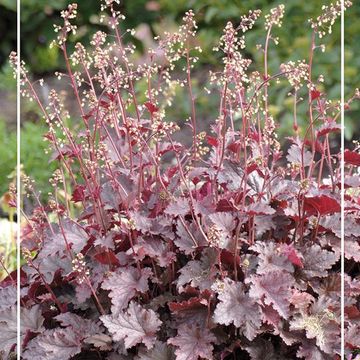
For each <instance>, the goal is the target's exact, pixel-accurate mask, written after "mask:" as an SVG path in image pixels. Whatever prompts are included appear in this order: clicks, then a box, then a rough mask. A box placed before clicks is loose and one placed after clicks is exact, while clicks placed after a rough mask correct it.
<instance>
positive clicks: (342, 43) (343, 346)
mask: <svg viewBox="0 0 360 360" xmlns="http://www.w3.org/2000/svg"><path fill="white" fill-rule="evenodd" d="M344 10H345V8H344V0H341V56H340V57H341V81H340V83H341V100H340V101H341V129H342V131H341V167H340V173H341V359H345V341H344V331H345V317H344V315H345V312H344V303H345V299H344V297H345V283H344V274H345V259H344V251H345V240H344V231H345V227H344V199H345V198H344V150H345V146H344V145H345V141H344V132H345V120H344V102H345V96H344V85H345V81H344V64H345V62H344Z"/></svg>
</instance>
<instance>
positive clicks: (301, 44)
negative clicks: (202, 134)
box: [0, 0, 360, 194]
mask: <svg viewBox="0 0 360 360" xmlns="http://www.w3.org/2000/svg"><path fill="white" fill-rule="evenodd" d="M70 2H73V1H70V0H22V1H21V46H22V58H23V59H24V60H25V61H26V63H27V64H28V66H29V69H30V72H31V73H32V74H33V76H34V78H44V79H45V81H49V82H50V83H51V84H52V83H54V82H53V81H52V77H51V74H53V72H54V71H56V70H60V71H61V70H63V67H64V65H63V63H62V60H61V56H60V54H59V53H58V50H57V49H56V47H54V48H52V49H50V48H49V44H50V42H51V41H52V40H53V39H54V37H55V34H54V32H53V24H54V23H57V24H59V23H60V22H61V20H60V10H61V9H63V8H65V7H66V6H67V5H68V3H70ZM279 3H284V4H285V7H286V15H285V18H284V22H283V27H282V28H280V29H275V31H274V33H275V35H276V36H278V37H279V39H280V42H279V45H278V46H274V45H272V46H271V48H270V53H269V66H270V72H271V73H273V74H274V73H275V72H277V71H278V68H279V65H280V64H281V63H282V62H285V61H288V60H296V59H307V57H308V54H309V46H310V27H309V25H308V22H307V19H308V18H310V17H316V16H318V15H319V14H320V12H321V6H322V5H323V4H328V3H329V0H311V1H305V2H300V1H298V0H284V1H274V0H251V1H250V0H177V1H173V0H131V1H130V0H128V1H126V0H124V1H122V3H121V8H122V11H123V13H124V14H125V15H126V17H127V19H126V21H125V25H126V27H127V28H135V29H138V30H140V32H141V33H142V34H143V35H142V38H141V39H136V40H135V41H136V45H137V47H138V49H139V56H141V51H142V50H143V49H144V47H146V45H147V43H148V42H151V36H153V35H158V34H160V33H161V32H162V31H163V29H168V30H171V29H172V28H174V27H176V26H177V25H176V24H178V23H179V22H180V21H181V18H182V16H183V14H184V12H185V11H186V10H188V9H190V8H192V9H193V10H194V11H195V13H196V19H197V22H198V25H199V31H198V39H199V40H198V41H199V45H201V46H202V48H203V50H204V51H203V54H202V57H201V62H200V63H199V65H198V68H197V69H196V70H195V71H196V72H197V74H195V75H194V86H195V87H198V91H196V93H197V94H198V98H197V106H198V114H200V115H199V116H200V117H201V120H203V122H204V123H207V122H208V121H209V120H211V119H213V118H214V117H215V116H214V114H216V111H217V110H216V109H217V100H216V99H214V97H211V96H210V97H209V96H206V95H205V93H204V92H203V91H201V89H202V86H203V84H202V83H201V82H202V81H203V79H205V78H206V74H207V71H208V70H209V69H210V68H212V69H213V68H215V69H216V68H218V67H219V66H221V62H220V60H219V55H217V54H216V53H214V52H213V51H212V48H213V47H214V45H215V44H216V43H217V41H218V39H219V37H220V36H221V33H222V29H223V28H224V26H225V25H226V22H227V21H229V20H231V21H233V22H234V23H238V22H239V17H240V15H242V14H244V13H246V12H247V11H248V10H250V9H261V10H262V12H263V14H266V13H268V12H269V10H270V8H272V7H274V6H276V5H278V4H279ZM78 5H79V17H78V19H77V25H78V32H77V34H76V36H75V37H73V38H72V41H73V42H74V43H75V42H76V41H82V42H83V43H84V44H85V45H86V44H89V39H90V37H91V35H92V34H93V33H94V32H95V31H97V30H99V29H101V30H103V31H106V29H105V28H104V27H103V26H102V25H101V24H100V23H99V18H98V16H97V14H98V13H99V10H100V9H99V7H100V1H99V0H79V1H78ZM0 10H1V11H0V17H1V19H0V30H2V31H0V36H1V46H0V66H1V69H0V91H1V92H2V93H5V94H6V96H8V97H9V98H10V99H11V98H12V101H15V100H14V99H15V97H14V96H13V95H11V94H14V90H15V83H14V81H13V80H12V74H11V71H10V69H9V67H8V65H6V59H7V56H8V54H9V52H10V50H12V49H14V47H15V40H16V31H15V30H16V29H15V27H14V26H13V25H12V24H15V19H16V8H15V1H13V0H0ZM359 17H360V3H359V2H358V1H354V5H353V7H352V8H351V9H349V10H348V11H347V14H346V44H347V46H346V52H345V56H346V77H347V81H346V88H345V92H346V95H347V96H350V95H351V94H352V93H353V90H354V88H355V87H357V86H359V84H360V71H359V69H360V22H359V21H358V19H359ZM339 25H340V22H338V23H337V24H336V25H335V27H334V29H333V34H332V35H331V36H327V37H326V38H325V39H324V43H325V45H326V52H325V53H324V54H323V53H321V52H320V51H318V53H317V55H316V62H315V69H314V74H315V75H319V74H324V77H325V84H324V88H325V89H326V90H327V93H328V95H329V97H330V98H331V99H338V98H339V97H340V68H339V64H340V47H339V45H340V26H339ZM264 37H265V33H264V27H263V18H262V19H261V20H260V21H258V22H257V25H256V26H255V27H254V29H253V30H251V31H249V32H248V34H247V44H248V45H247V48H246V50H245V51H246V53H247V54H246V55H247V56H248V57H250V58H252V59H253V60H254V64H255V66H259V64H260V66H262V57H261V53H260V52H259V51H257V50H256V44H258V43H263V42H264ZM196 79H200V80H196ZM197 81H198V82H197ZM51 86H53V85H51ZM54 86H55V85H54ZM275 89H276V87H275ZM289 89H290V88H289V87H288V86H287V83H286V82H282V83H281V84H280V85H279V86H278V88H277V90H276V91H274V92H273V93H272V94H271V96H272V98H271V101H272V104H273V105H272V107H271V109H270V110H271V112H272V113H273V115H274V116H275V118H276V119H277V121H278V123H279V124H281V128H280V131H281V134H282V135H283V136H284V137H285V135H288V134H289V133H290V132H291V126H292V120H291V115H290V111H289V110H290V109H291V107H292V101H289V100H288V98H287V93H288V91H289ZM177 95H178V99H179V100H178V101H177V102H176V104H175V106H174V107H173V109H172V111H173V112H172V113H170V114H169V117H174V119H171V120H177V121H179V120H180V121H181V119H185V118H186V117H188V114H189V104H188V100H187V97H186V96H185V94H181V93H179V94H177ZM13 104H14V102H13ZM300 110H301V109H300ZM359 114H360V109H359V106H358V105H356V106H355V107H354V109H353V110H352V111H351V113H350V114H349V117H348V118H347V126H346V137H347V139H351V138H352V137H356V138H358V137H359V133H360V127H359V126H358V125H357V118H358V116H359ZM5 115H6V114H5ZM10 117H12V118H9V116H7V117H6V116H5V117H4V112H1V113H0V139H2V140H3V141H1V144H0V147H1V149H0V150H1V154H2V156H1V167H0V194H1V193H3V192H4V191H6V188H7V181H6V177H7V175H8V174H9V173H10V172H11V171H12V169H13V167H14V161H15V154H14V149H15V146H16V137H15V134H14V130H15V126H14V124H15V118H14V117H13V114H12V115H10ZM298 120H299V123H300V124H301V123H305V122H306V111H305V110H304V111H303V115H302V116H301V115H300V116H299V119H298ZM44 132H45V127H44V125H43V123H42V121H41V117H40V116H39V113H38V110H37V109H36V107H34V106H33V105H29V104H27V103H25V102H23V108H22V143H21V147H22V154H21V155H22V162H23V164H24V170H25V172H26V173H28V174H30V175H31V176H32V177H34V178H35V180H36V181H37V183H38V184H39V185H38V187H39V188H42V189H43V192H44V193H46V192H47V191H48V190H49V189H50V188H48V187H47V178H48V175H49V174H50V173H51V170H52V166H53V165H52V164H50V165H49V164H48V163H47V158H46V156H45V154H44V143H43V140H42V136H41V135H42V134H43V133H44Z"/></svg>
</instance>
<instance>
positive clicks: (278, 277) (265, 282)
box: [249, 271, 294, 319]
mask: <svg viewBox="0 0 360 360" xmlns="http://www.w3.org/2000/svg"><path fill="white" fill-rule="evenodd" d="M249 281H250V282H251V283H252V285H251V288H250V292H249V294H250V296H251V297H253V298H255V299H261V298H264V302H265V304H266V305H272V306H273V308H274V309H275V310H276V311H277V312H278V313H279V314H280V315H281V316H282V317H284V318H285V319H287V318H288V317H289V305H290V302H289V299H290V297H291V286H292V285H293V284H294V279H293V277H292V276H290V275H289V273H286V272H283V271H269V272H267V273H266V274H264V275H261V276H257V275H252V276H251V277H250V279H249Z"/></svg>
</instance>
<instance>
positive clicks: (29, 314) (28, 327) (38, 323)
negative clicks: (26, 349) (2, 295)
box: [0, 305, 44, 358]
mask: <svg viewBox="0 0 360 360" xmlns="http://www.w3.org/2000/svg"><path fill="white" fill-rule="evenodd" d="M20 319H21V331H20V339H21V341H23V339H24V337H25V335H26V332H27V331H31V332H34V333H37V332H40V331H43V330H44V327H43V322H44V318H43V316H42V315H41V309H40V305H34V306H33V307H31V308H29V309H28V308H21V309H20ZM0 328H1V329H3V330H5V329H6V331H1V332H0V349H2V351H3V352H4V355H5V358H7V354H8V353H9V351H10V350H11V348H12V346H13V345H14V344H15V343H16V342H17V308H16V306H15V305H13V306H12V307H11V308H10V309H5V310H3V311H1V312H0Z"/></svg>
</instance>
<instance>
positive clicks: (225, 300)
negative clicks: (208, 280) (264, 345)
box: [214, 278, 261, 340]
mask: <svg viewBox="0 0 360 360" xmlns="http://www.w3.org/2000/svg"><path fill="white" fill-rule="evenodd" d="M218 298H219V300H220V302H219V303H218V304H217V306H216V309H215V312H214V321H215V322H216V323H218V324H223V325H230V324H231V323H233V324H234V325H235V326H236V327H237V328H240V330H241V332H242V333H244V335H245V336H246V337H247V338H248V339H249V340H253V339H254V338H255V337H256V335H257V333H258V330H259V328H260V326H261V311H260V306H259V305H258V304H257V303H255V302H254V300H253V299H251V298H250V297H249V295H247V294H246V293H245V288H244V285H243V284H242V283H236V282H235V281H232V280H231V279H229V278H225V279H224V282H223V289H222V290H221V292H220V293H219V295H218Z"/></svg>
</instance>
